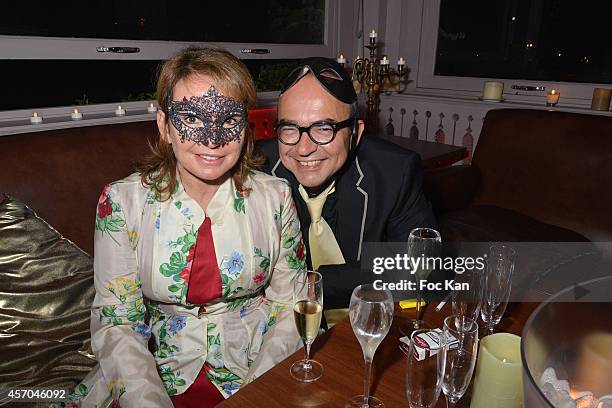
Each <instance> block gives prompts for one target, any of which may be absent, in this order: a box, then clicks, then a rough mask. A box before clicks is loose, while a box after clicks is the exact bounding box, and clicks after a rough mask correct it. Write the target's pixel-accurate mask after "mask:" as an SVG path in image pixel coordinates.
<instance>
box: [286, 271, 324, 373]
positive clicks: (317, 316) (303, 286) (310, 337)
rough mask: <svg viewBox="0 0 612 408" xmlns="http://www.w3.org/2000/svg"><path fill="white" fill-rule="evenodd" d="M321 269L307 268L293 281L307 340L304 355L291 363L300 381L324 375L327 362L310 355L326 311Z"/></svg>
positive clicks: (297, 315) (297, 312)
mask: <svg viewBox="0 0 612 408" xmlns="http://www.w3.org/2000/svg"><path fill="white" fill-rule="evenodd" d="M322 279H323V278H322V276H321V274H320V273H318V272H313V271H307V272H305V273H303V274H300V275H298V276H297V277H296V278H295V280H294V282H293V301H294V306H293V313H294V317H295V326H296V327H297V331H298V333H299V334H300V337H301V338H302V341H303V342H304V353H305V354H304V359H303V360H299V361H296V362H295V363H293V365H292V366H291V369H290V372H291V376H292V377H293V378H295V379H296V380H298V381H302V382H312V381H316V380H318V379H319V378H321V375H323V366H322V365H321V363H319V362H317V361H315V360H311V359H310V346H311V345H312V342H313V341H314V339H315V338H316V337H317V334H318V333H319V327H320V326H321V316H322V314H323V280H322Z"/></svg>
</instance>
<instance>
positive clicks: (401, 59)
mask: <svg viewBox="0 0 612 408" xmlns="http://www.w3.org/2000/svg"><path fill="white" fill-rule="evenodd" d="M397 65H399V66H401V65H406V61H404V58H403V57H400V58H399V59H398V60H397Z"/></svg>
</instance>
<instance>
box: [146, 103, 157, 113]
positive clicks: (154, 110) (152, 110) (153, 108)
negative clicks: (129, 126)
mask: <svg viewBox="0 0 612 408" xmlns="http://www.w3.org/2000/svg"><path fill="white" fill-rule="evenodd" d="M147 112H149V113H157V107H156V106H155V105H154V104H153V102H150V103H149V106H147Z"/></svg>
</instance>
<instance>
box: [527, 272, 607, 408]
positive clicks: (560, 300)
mask: <svg viewBox="0 0 612 408" xmlns="http://www.w3.org/2000/svg"><path fill="white" fill-rule="evenodd" d="M577 298H578V300H577ZM605 300H607V301H605ZM521 360H522V365H523V368H522V370H523V390H524V406H525V407H529V408H532V407H544V408H550V407H554V405H553V404H551V403H550V402H549V401H548V400H547V398H546V397H545V395H544V393H543V391H542V389H541V388H540V385H541V383H540V380H541V378H542V374H543V372H544V370H546V368H548V367H552V368H553V369H554V370H555V372H556V374H557V377H558V378H559V379H563V380H567V381H568V382H569V385H570V388H571V389H572V391H571V392H570V394H572V392H575V391H590V392H592V393H593V394H594V396H595V397H601V396H603V395H606V394H612V276H608V277H604V278H598V279H593V280H590V281H586V282H582V283H579V284H578V285H577V286H576V285H574V286H572V287H569V288H567V289H565V290H562V291H561V292H559V293H557V294H555V295H553V296H552V297H551V298H549V299H548V300H547V301H545V302H544V303H542V304H541V305H540V306H538V308H537V309H536V310H535V311H534V312H533V313H532V315H531V316H530V317H529V319H528V320H527V323H526V324H525V327H524V329H523V335H522V341H521Z"/></svg>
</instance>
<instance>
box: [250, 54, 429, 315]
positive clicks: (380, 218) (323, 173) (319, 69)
mask: <svg viewBox="0 0 612 408" xmlns="http://www.w3.org/2000/svg"><path fill="white" fill-rule="evenodd" d="M276 130H277V135H278V139H277V140H275V139H271V140H266V141H263V142H261V143H260V144H259V146H260V147H261V149H262V150H263V151H264V153H265V155H266V156H267V157H268V163H267V169H266V170H267V172H269V173H271V174H273V175H275V176H278V177H282V178H285V179H287V180H288V181H289V184H290V185H291V187H292V192H293V199H294V200H295V203H296V206H297V211H298V215H299V218H300V222H301V225H302V234H303V237H304V241H305V243H306V245H307V247H308V254H309V256H308V266H309V267H310V268H313V269H316V270H318V271H319V272H320V273H321V274H322V275H323V285H324V290H323V293H324V296H325V299H324V305H325V308H326V309H333V308H342V307H348V303H349V300H350V296H351V293H352V291H353V289H354V288H355V287H356V286H357V285H359V284H362V283H366V282H372V281H373V280H374V279H373V278H374V275H373V274H372V272H371V271H361V268H360V263H359V261H360V259H361V252H362V249H363V242H368V241H369V242H380V241H403V242H406V240H407V238H408V235H409V233H410V231H411V230H412V229H413V228H416V227H432V226H435V220H434V217H433V213H432V210H431V205H430V204H429V202H428V201H427V199H426V198H425V196H424V195H423V193H422V191H421V184H422V170H421V162H420V158H419V156H418V155H417V154H416V153H414V152H411V151H408V150H404V149H402V148H400V147H398V146H396V145H394V144H392V143H389V142H385V141H383V140H380V139H377V138H376V137H373V136H371V135H370V136H365V137H362V136H363V130H364V122H363V121H362V120H360V119H358V110H357V94H356V93H355V90H354V88H353V85H352V81H351V79H350V77H349V75H348V74H347V72H346V71H345V69H344V68H343V67H342V66H340V64H338V63H336V62H335V61H333V60H330V59H327V58H318V57H317V58H309V59H306V60H304V61H303V62H302V63H301V64H300V66H299V67H298V68H296V70H294V71H293V72H292V73H291V74H290V75H289V77H288V78H287V80H286V82H285V85H284V86H283V89H282V91H281V96H280V99H279V103H278V121H277V124H276ZM321 207H322V209H321ZM319 214H321V215H319Z"/></svg>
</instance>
